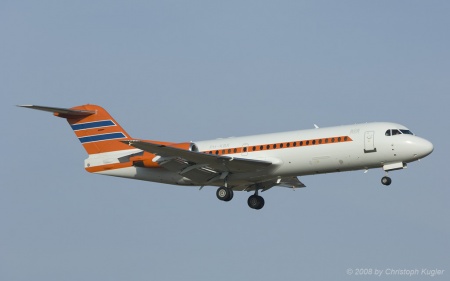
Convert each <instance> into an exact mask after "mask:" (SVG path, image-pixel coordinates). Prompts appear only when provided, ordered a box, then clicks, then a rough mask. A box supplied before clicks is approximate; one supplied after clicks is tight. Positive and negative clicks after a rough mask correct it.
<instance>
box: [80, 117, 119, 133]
mask: <svg viewBox="0 0 450 281" xmlns="http://www.w3.org/2000/svg"><path fill="white" fill-rule="evenodd" d="M115 125H116V124H114V122H113V121H111V120H104V121H96V122H89V123H83V124H75V125H71V127H72V129H73V130H74V131H78V130H86V129H93V128H99V127H108V126H115Z"/></svg>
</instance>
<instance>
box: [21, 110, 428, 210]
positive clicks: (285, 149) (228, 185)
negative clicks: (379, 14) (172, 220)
mask: <svg viewBox="0 0 450 281" xmlns="http://www.w3.org/2000/svg"><path fill="white" fill-rule="evenodd" d="M18 106H20V107H25V108H31V109H36V110H43V111H48V112H52V113H53V114H54V115H55V116H57V117H61V118H64V119H66V120H67V122H68V123H69V125H70V126H71V128H72V130H73V131H74V132H75V135H76V136H77V138H78V140H79V141H80V142H81V144H82V145H83V147H84V149H85V150H86V152H87V154H88V158H87V159H86V160H85V162H84V167H85V169H86V171H88V172H90V173H95V174H100V175H109V176H116V177H123V178H130V179H138V180H144V181H151V182H158V183H164V184H172V185H183V186H200V189H202V188H203V187H204V186H216V187H218V188H217V192H216V196H217V198H218V199H219V200H221V201H225V202H228V201H230V200H231V199H233V194H234V191H248V192H254V193H253V194H252V195H251V196H250V197H249V198H248V200H247V203H248V206H249V207H250V208H252V209H255V210H259V209H261V208H262V207H263V206H264V204H265V201H264V198H263V197H262V196H260V195H259V191H261V192H263V191H266V190H268V189H270V188H272V187H274V186H282V187H288V188H292V189H295V188H302V187H305V185H304V184H303V183H302V182H301V181H300V180H299V179H298V178H297V177H298V176H306V175H316V174H323V173H334V172H345V171H355V170H365V171H366V172H367V171H368V170H369V169H374V168H382V169H383V170H384V171H385V173H386V175H385V176H383V177H382V179H381V183H382V184H383V185H386V186H387V185H390V184H391V182H392V180H391V178H390V177H389V176H388V172H390V171H394V170H400V169H404V168H406V167H407V163H410V162H413V161H417V160H419V159H421V158H424V157H426V156H427V155H429V154H430V153H432V152H433V149H434V148H433V144H432V143H431V142H429V141H428V140H426V139H423V138H420V137H418V136H416V135H414V134H413V133H412V132H411V131H410V130H409V129H408V128H406V127H405V126H403V125H400V124H396V123H389V122H376V123H364V124H354V125H347V126H337V127H328V128H319V127H318V126H317V125H314V126H315V128H314V129H308V130H299V131H291V132H282V133H271V134H261V135H253V136H245V137H231V138H220V139H215V140H206V141H194V142H183V143H174V142H166V141H156V140H142V139H136V138H132V137H131V136H130V135H129V134H128V133H127V132H126V131H125V130H124V129H123V128H122V127H121V126H120V125H119V123H117V121H116V120H114V119H113V118H112V117H111V115H110V114H109V113H108V112H107V111H106V110H105V109H103V108H102V107H100V106H98V105H92V104H86V105H81V106H75V107H72V108H59V107H48V106H38V105H18Z"/></svg>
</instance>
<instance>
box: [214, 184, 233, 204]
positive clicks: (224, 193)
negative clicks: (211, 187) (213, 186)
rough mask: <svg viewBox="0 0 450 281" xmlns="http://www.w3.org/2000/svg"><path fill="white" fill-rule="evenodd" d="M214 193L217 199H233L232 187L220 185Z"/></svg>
mask: <svg viewBox="0 0 450 281" xmlns="http://www.w3.org/2000/svg"><path fill="white" fill-rule="evenodd" d="M216 195H217V198H218V199H219V200H222V201H225V202H228V201H230V200H231V199H233V195H234V192H233V189H231V188H227V187H224V186H222V187H219V188H218V189H217V192H216Z"/></svg>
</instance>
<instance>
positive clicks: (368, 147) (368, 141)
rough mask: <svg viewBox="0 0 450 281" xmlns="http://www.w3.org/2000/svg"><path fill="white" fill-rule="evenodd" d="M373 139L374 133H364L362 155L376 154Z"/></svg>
mask: <svg viewBox="0 0 450 281" xmlns="http://www.w3.org/2000/svg"><path fill="white" fill-rule="evenodd" d="M374 137H375V133H374V131H368V132H365V133H364V153H370V152H377V149H376V147H375V140H374Z"/></svg>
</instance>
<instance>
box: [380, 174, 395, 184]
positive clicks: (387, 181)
mask: <svg viewBox="0 0 450 281" xmlns="http://www.w3.org/2000/svg"><path fill="white" fill-rule="evenodd" d="M381 183H382V184H383V185H386V186H387V185H390V184H391V183H392V179H391V178H390V177H388V176H384V177H382V178H381Z"/></svg>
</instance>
